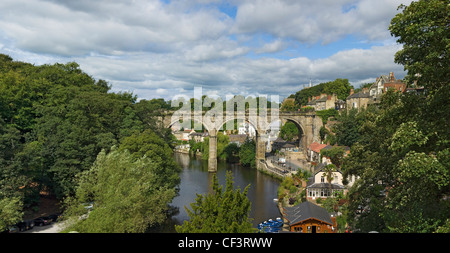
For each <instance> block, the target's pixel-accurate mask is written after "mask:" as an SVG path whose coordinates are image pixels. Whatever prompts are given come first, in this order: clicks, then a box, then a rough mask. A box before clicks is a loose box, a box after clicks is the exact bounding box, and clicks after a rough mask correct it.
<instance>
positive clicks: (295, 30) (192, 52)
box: [0, 0, 410, 99]
mask: <svg viewBox="0 0 450 253" xmlns="http://www.w3.org/2000/svg"><path fill="white" fill-rule="evenodd" d="M409 3H410V0H248V1H246V0H230V1H225V0H189V1H187V0H114V1H111V0H96V1H92V0H77V1H72V0H2V1H1V2H0V53H3V54H8V55H10V56H11V57H13V58H14V59H15V60H19V61H25V62H30V63H33V64H36V65H41V64H53V63H57V62H59V63H67V62H71V61H75V62H77V63H78V64H80V66H81V69H82V70H83V71H85V72H86V73H88V74H89V75H91V76H92V77H94V78H95V79H97V80H98V79H104V80H106V81H108V82H109V83H110V84H111V85H112V90H113V91H129V92H133V93H134V94H136V95H137V96H138V97H139V99H151V98H159V97H162V98H165V99H172V98H173V96H175V95H181V94H185V95H188V96H189V97H192V96H193V89H194V87H202V90H203V93H204V94H210V95H213V94H215V95H221V96H225V95H238V94H240V95H244V96H248V95H255V96H257V95H261V94H262V95H265V94H267V95H279V96H281V97H285V96H289V95H290V94H292V93H295V92H296V91H298V90H300V89H302V88H303V87H304V85H305V86H308V84H309V81H310V80H311V81H312V83H313V85H314V84H318V83H320V82H326V81H332V80H335V79H336V78H347V79H349V80H350V82H351V83H352V84H353V85H354V86H355V87H359V85H360V84H361V83H366V82H374V81H375V78H376V77H378V76H380V75H382V74H388V73H389V72H390V71H393V72H394V73H395V76H396V77H397V78H403V77H404V75H405V73H404V71H403V66H401V65H397V64H395V63H394V54H395V52H397V51H398V50H399V49H400V48H401V45H398V44H397V43H396V42H395V41H396V39H395V38H393V37H391V36H390V33H389V31H388V26H389V23H390V20H391V19H392V18H393V17H394V16H395V14H396V13H398V11H397V7H398V6H399V5H400V4H405V5H408V4H409Z"/></svg>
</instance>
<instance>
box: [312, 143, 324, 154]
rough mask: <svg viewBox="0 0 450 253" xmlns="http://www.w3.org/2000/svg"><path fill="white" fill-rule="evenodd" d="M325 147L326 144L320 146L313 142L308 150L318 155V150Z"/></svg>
mask: <svg viewBox="0 0 450 253" xmlns="http://www.w3.org/2000/svg"><path fill="white" fill-rule="evenodd" d="M326 146H327V144H320V143H317V142H313V143H311V145H310V146H309V148H310V149H311V150H312V151H314V152H317V153H320V150H321V149H323V148H324V147H326Z"/></svg>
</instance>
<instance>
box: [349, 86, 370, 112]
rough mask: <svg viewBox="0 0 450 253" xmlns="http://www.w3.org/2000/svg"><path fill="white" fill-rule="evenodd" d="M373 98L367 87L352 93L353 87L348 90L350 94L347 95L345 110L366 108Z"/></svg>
mask: <svg viewBox="0 0 450 253" xmlns="http://www.w3.org/2000/svg"><path fill="white" fill-rule="evenodd" d="M372 100H373V98H372V96H371V95H370V93H369V90H368V89H367V88H364V89H363V90H362V91H360V92H358V93H354V91H353V89H351V90H350V95H349V96H348V97H347V110H350V109H353V108H356V109H358V110H359V109H360V108H366V107H367V105H368V104H370V103H371V102H372Z"/></svg>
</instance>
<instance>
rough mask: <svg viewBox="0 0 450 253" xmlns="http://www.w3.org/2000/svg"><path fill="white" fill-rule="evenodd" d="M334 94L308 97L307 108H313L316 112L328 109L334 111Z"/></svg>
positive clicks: (335, 99)
mask: <svg viewBox="0 0 450 253" xmlns="http://www.w3.org/2000/svg"><path fill="white" fill-rule="evenodd" d="M337 100H338V99H337V96H336V94H332V95H329V94H324V93H322V94H320V96H315V97H312V98H311V97H309V98H308V103H307V104H306V105H307V106H311V107H314V110H316V111H322V110H328V109H334V108H335V106H336V105H335V103H336V101H337Z"/></svg>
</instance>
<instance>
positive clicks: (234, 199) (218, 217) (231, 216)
mask: <svg viewBox="0 0 450 253" xmlns="http://www.w3.org/2000/svg"><path fill="white" fill-rule="evenodd" d="M212 184H213V185H212V188H213V192H212V193H208V194H204V195H199V194H197V198H196V201H195V203H191V210H189V209H188V208H187V207H185V208H186V211H187V213H188V215H189V221H184V222H183V224H182V225H181V226H178V225H177V226H175V229H176V231H177V232H178V233H250V232H253V231H254V230H255V229H254V228H252V223H251V219H250V218H249V215H250V209H251V202H250V201H249V199H248V198H247V192H248V188H249V186H250V185H248V186H247V187H245V189H244V191H243V192H241V190H240V189H239V188H238V189H236V190H233V177H232V174H231V172H227V178H226V186H225V190H224V191H222V186H219V182H218V180H217V176H216V174H214V175H213V178H212Z"/></svg>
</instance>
